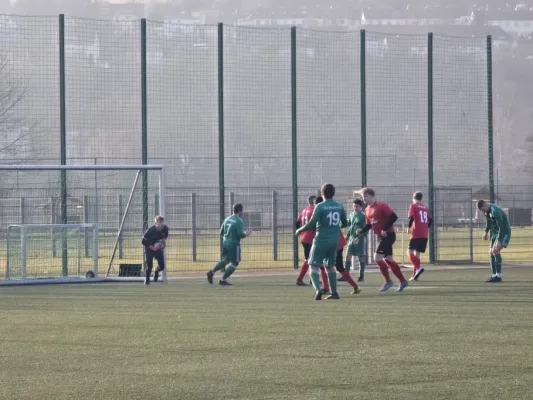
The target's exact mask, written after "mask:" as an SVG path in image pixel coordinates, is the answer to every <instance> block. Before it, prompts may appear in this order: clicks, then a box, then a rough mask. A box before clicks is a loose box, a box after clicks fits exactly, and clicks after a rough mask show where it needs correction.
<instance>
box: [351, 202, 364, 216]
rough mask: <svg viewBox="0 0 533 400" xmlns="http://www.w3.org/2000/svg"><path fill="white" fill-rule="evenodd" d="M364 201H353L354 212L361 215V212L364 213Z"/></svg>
mask: <svg viewBox="0 0 533 400" xmlns="http://www.w3.org/2000/svg"><path fill="white" fill-rule="evenodd" d="M363 205H364V203H363V200H361V199H355V200H354V201H353V210H354V211H355V212H356V213H360V212H361V211H363Z"/></svg>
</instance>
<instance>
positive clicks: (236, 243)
mask: <svg viewBox="0 0 533 400" xmlns="http://www.w3.org/2000/svg"><path fill="white" fill-rule="evenodd" d="M242 211H243V207H242V204H240V203H238V204H235V205H234V206H233V215H232V216H231V217H228V218H226V219H225V221H224V222H223V223H222V226H221V227H220V235H221V236H222V237H223V240H222V258H221V260H220V261H219V262H218V264H217V265H215V266H214V267H213V268H212V269H211V270H210V271H209V272H208V273H207V281H208V282H209V283H211V284H212V283H213V276H214V275H215V273H216V272H217V271H220V270H222V269H223V268H225V267H226V265H228V264H230V266H229V267H228V268H227V269H226V270H225V271H224V274H223V275H222V278H221V279H220V281H219V282H218V284H219V285H222V286H231V283H229V282H228V281H227V279H228V278H229V277H230V276H231V274H233V272H234V271H235V269H236V268H237V267H238V266H239V263H240V262H241V239H244V238H245V237H248V236H250V234H251V233H252V232H251V231H249V230H244V222H243V221H242V219H241V216H242Z"/></svg>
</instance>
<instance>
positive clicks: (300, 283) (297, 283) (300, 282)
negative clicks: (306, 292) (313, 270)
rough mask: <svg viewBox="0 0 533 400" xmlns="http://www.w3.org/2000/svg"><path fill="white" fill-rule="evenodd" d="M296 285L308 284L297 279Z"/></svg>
mask: <svg viewBox="0 0 533 400" xmlns="http://www.w3.org/2000/svg"><path fill="white" fill-rule="evenodd" d="M296 286H307V285H306V284H305V282H304V281H301V280H300V281H296Z"/></svg>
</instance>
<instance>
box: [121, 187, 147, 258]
mask: <svg viewBox="0 0 533 400" xmlns="http://www.w3.org/2000/svg"><path fill="white" fill-rule="evenodd" d="M123 215H124V201H123V200H122V195H121V194H119V195H118V229H119V230H120V221H122V216H123ZM144 232H146V230H145V231H144ZM123 257H124V246H123V240H122V235H120V236H119V237H118V258H120V259H121V258H123Z"/></svg>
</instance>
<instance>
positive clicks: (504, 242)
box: [493, 232, 511, 282]
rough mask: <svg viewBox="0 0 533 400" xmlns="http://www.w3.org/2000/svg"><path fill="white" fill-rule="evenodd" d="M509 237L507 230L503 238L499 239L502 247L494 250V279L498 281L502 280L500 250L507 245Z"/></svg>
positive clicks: (509, 233)
mask: <svg viewBox="0 0 533 400" xmlns="http://www.w3.org/2000/svg"><path fill="white" fill-rule="evenodd" d="M510 239H511V232H508V233H506V234H505V235H504V238H503V240H502V241H501V245H502V248H501V249H499V250H497V251H494V252H493V253H494V261H495V264H496V265H495V267H496V268H495V269H496V279H497V281H498V282H501V281H502V261H503V260H502V254H501V251H502V250H503V249H505V248H507V246H508V245H509V241H510Z"/></svg>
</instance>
